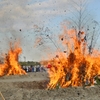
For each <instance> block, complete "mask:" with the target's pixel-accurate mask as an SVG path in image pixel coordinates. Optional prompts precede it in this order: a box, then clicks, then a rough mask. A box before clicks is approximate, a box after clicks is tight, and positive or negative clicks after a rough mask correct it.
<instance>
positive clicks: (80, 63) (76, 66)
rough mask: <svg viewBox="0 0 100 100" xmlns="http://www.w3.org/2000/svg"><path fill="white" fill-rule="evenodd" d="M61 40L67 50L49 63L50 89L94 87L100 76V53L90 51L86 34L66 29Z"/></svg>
mask: <svg viewBox="0 0 100 100" xmlns="http://www.w3.org/2000/svg"><path fill="white" fill-rule="evenodd" d="M59 39H60V40H61V42H62V44H63V46H66V47H67V48H66V50H64V52H61V51H60V50H58V51H57V55H56V57H55V58H53V59H51V60H49V61H48V65H47V67H48V73H49V77H50V82H49V84H48V88H49V89H51V88H55V87H57V86H59V87H62V88H65V87H69V86H71V87H74V86H85V85H90V86H91V85H94V78H95V77H96V76H98V75H100V53H99V51H97V50H92V52H90V51H89V48H88V46H87V40H86V34H85V33H84V32H79V33H78V34H77V33H76V31H75V30H73V29H71V30H67V29H66V28H64V32H63V33H62V34H61V35H60V36H59Z"/></svg>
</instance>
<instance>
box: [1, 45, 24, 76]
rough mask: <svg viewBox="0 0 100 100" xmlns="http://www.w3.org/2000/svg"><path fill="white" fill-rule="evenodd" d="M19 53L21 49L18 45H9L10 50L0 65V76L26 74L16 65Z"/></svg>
mask: <svg viewBox="0 0 100 100" xmlns="http://www.w3.org/2000/svg"><path fill="white" fill-rule="evenodd" d="M21 52H22V49H21V48H20V47H18V45H14V47H13V46H12V44H10V50H9V51H8V54H6V57H5V61H4V64H0V76H4V75H22V74H26V72H25V71H24V70H23V69H22V68H21V66H20V65H19V63H18V56H19V54H20V53H21Z"/></svg>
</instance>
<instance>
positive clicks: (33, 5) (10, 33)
mask: <svg viewBox="0 0 100 100" xmlns="http://www.w3.org/2000/svg"><path fill="white" fill-rule="evenodd" d="M74 1H78V0H74ZM83 1H84V0H83ZM69 7H71V6H70V5H69V2H68V0H0V53H6V52H7V50H8V48H9V46H8V44H9V41H15V40H17V41H20V43H21V44H20V46H21V47H22V49H23V52H22V54H21V57H20V59H21V60H24V57H26V60H31V61H32V60H33V61H39V60H41V57H42V58H43V55H46V52H45V51H43V47H42V48H39V47H36V48H35V47H34V41H35V33H34V26H36V25H38V26H40V27H43V26H44V27H48V28H49V29H50V31H51V32H52V33H53V34H54V33H59V32H60V29H61V23H62V22H63V21H64V20H65V19H66V17H67V16H68V15H69V14H70V12H69V11H68V8H69ZM88 8H89V9H91V10H92V12H93V16H94V18H95V20H96V21H98V22H100V13H99V12H100V0H90V2H89V7H88ZM41 49H42V50H41Z"/></svg>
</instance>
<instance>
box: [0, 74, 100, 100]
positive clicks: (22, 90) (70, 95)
mask: <svg viewBox="0 0 100 100" xmlns="http://www.w3.org/2000/svg"><path fill="white" fill-rule="evenodd" d="M48 81H49V80H48V74H47V73H46V72H36V73H35V72H34V73H28V74H27V75H15V76H13V75H11V76H4V77H0V91H1V93H2V95H3V96H4V98H5V100H100V86H93V87H86V88H83V87H69V88H65V89H62V88H60V89H53V90H48V89H47V88H46V87H47V84H48ZM0 100H3V99H2V97H1V95H0Z"/></svg>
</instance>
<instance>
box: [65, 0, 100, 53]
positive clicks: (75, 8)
mask: <svg viewBox="0 0 100 100" xmlns="http://www.w3.org/2000/svg"><path fill="white" fill-rule="evenodd" d="M69 5H70V6H71V7H70V8H71V9H70V10H69V9H68V10H69V11H70V13H71V15H72V17H68V18H67V20H68V21H70V23H71V24H70V25H71V28H74V29H75V30H76V35H77V38H78V40H79V43H80V42H81V33H82V32H83V31H84V32H85V36H84V40H85V42H86V43H87V46H88V52H89V54H92V52H93V49H94V48H95V46H96V42H97V39H98V37H99V34H100V30H99V27H100V25H99V23H98V22H97V21H96V20H94V16H93V17H92V15H91V14H92V12H91V11H92V10H88V5H89V0H70V2H69Z"/></svg>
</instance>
